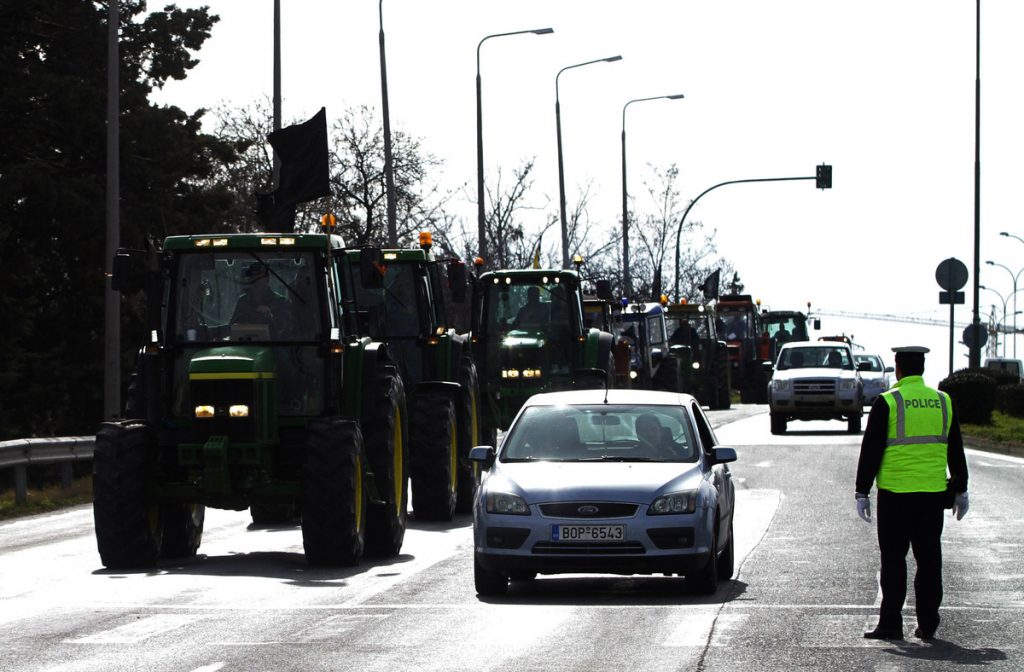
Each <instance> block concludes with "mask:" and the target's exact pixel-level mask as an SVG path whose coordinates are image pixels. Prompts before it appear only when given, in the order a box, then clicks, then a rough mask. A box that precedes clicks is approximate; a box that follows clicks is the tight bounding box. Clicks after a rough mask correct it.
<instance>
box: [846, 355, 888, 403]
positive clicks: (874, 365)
mask: <svg viewBox="0 0 1024 672" xmlns="http://www.w3.org/2000/svg"><path fill="white" fill-rule="evenodd" d="M853 361H854V362H856V363H857V364H858V365H859V364H865V363H866V364H867V365H868V367H869V368H861V367H860V366H858V369H859V370H860V379H861V381H863V383H864V405H865V406H871V405H872V404H874V403H875V399H878V395H880V394H881V393H882V392H885V391H886V390H888V389H889V388H890V387H892V379H891V378H889V374H890V373H892V372H893V371H895V369H894V368H893V367H891V366H886V365H885V363H884V362H883V361H882V358H881V357H879V356H878V355H869V354H864V353H860V352H858V353H857V354H855V355H854V356H853Z"/></svg>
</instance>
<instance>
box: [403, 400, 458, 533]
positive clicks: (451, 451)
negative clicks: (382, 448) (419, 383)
mask: <svg viewBox="0 0 1024 672" xmlns="http://www.w3.org/2000/svg"><path fill="white" fill-rule="evenodd" d="M411 435H412V436H411V437H410V445H411V451H410V452H411V453H412V510H413V513H414V514H415V516H416V518H418V519H419V520H451V519H452V516H453V515H454V514H455V503H456V500H457V498H458V436H457V433H456V426H455V403H454V402H453V401H452V399H451V397H450V396H449V395H448V394H447V393H444V392H442V393H438V392H430V391H423V392H420V393H419V394H417V395H416V400H415V401H414V402H413V406H412V431H411Z"/></svg>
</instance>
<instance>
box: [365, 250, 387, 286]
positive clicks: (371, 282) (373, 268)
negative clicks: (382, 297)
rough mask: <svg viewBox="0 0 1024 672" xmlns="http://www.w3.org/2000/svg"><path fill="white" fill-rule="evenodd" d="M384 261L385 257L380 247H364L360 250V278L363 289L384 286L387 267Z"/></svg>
mask: <svg viewBox="0 0 1024 672" xmlns="http://www.w3.org/2000/svg"><path fill="white" fill-rule="evenodd" d="M383 261H384V257H383V255H382V254H381V252H380V248H379V247H364V248H362V249H360V250H359V280H360V282H361V283H362V285H363V289H381V288H383V287H384V272H385V271H386V270H387V269H386V268H385V266H384V264H383V263H382V262H383Z"/></svg>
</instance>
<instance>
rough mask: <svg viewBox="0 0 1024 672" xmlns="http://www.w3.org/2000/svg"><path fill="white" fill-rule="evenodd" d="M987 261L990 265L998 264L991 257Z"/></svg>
mask: <svg viewBox="0 0 1024 672" xmlns="http://www.w3.org/2000/svg"><path fill="white" fill-rule="evenodd" d="M985 263H986V264H988V265H989V266H995V265H996V262H994V261H992V260H991V259H989V260H988V261H986V262H985Z"/></svg>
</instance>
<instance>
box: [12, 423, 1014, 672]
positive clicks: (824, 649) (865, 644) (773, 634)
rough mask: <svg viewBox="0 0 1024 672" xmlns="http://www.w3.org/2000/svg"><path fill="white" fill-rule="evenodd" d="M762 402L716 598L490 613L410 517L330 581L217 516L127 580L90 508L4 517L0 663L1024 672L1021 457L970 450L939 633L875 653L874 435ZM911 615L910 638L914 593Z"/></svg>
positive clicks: (260, 532)
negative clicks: (860, 468) (868, 486)
mask: <svg viewBox="0 0 1024 672" xmlns="http://www.w3.org/2000/svg"><path fill="white" fill-rule="evenodd" d="M764 409H765V407H763V406H761V407H749V406H747V407H743V406H741V407H738V408H735V409H733V410H731V411H725V412H718V413H712V414H711V415H712V419H713V421H714V422H715V424H716V426H717V425H721V426H720V427H719V428H718V430H717V433H718V438H719V440H720V442H721V443H722V444H723V445H731V446H735V447H736V448H737V450H738V451H739V455H740V459H739V461H738V462H737V463H736V464H735V465H733V467H734V473H735V476H736V482H737V491H738V492H737V514H736V515H737V519H736V528H735V530H736V535H737V548H736V551H737V557H736V561H737V564H736V566H737V573H736V576H735V578H734V580H733V581H731V582H728V583H725V584H723V585H722V587H721V588H720V590H719V592H718V594H716V595H715V596H714V597H713V598H707V597H695V596H693V595H689V594H687V593H686V592H685V591H684V590H682V587H681V580H679V579H673V578H665V577H625V578H624V577H605V576H571V577H569V576H558V577H540V578H538V579H536V580H535V581H533V582H516V583H513V584H512V587H511V590H510V593H509V595H508V596H506V597H503V598H501V599H488V600H481V599H480V598H478V597H477V596H476V594H475V592H474V590H473V572H472V535H471V532H472V530H471V522H470V519H469V517H468V516H463V517H460V518H459V519H458V520H456V521H455V522H453V523H450V524H446V525H439V524H429V525H428V524H423V523H417V522H415V521H411V524H410V529H409V532H408V533H407V536H406V541H405V546H404V547H403V549H402V554H401V555H400V556H399V557H398V558H394V559H390V560H387V561H383V562H382V561H367V562H364V563H363V564H362V565H360V566H359V567H357V568H352V569H339V570H326V569H315V568H310V567H308V566H307V565H306V564H305V561H304V559H303V556H302V540H301V534H300V532H299V529H298V528H297V527H253V526H251V525H249V517H248V514H247V513H246V512H242V513H236V512H224V511H215V510H208V512H207V520H206V532H205V534H204V539H203V545H202V547H201V549H200V556H198V557H197V558H194V559H190V560H188V561H185V562H174V563H161V564H160V565H159V567H158V568H157V569H155V570H152V571H140V572H111V571H107V570H105V569H103V568H102V566H101V565H100V564H99V557H98V555H97V553H96V547H95V541H94V538H93V530H92V511H91V509H90V507H88V506H86V507H78V508H75V509H71V510H68V511H64V512H61V513H56V514H49V515H43V516H36V517H32V518H25V519H20V520H16V521H11V522H6V523H0V670H48V671H57V670H59V671H79V670H104V671H114V670H133V671H134V670H167V671H175V672H178V671H183V672H198V671H202V672H214V671H216V670H225V671H227V670H387V671H388V672H395V671H398V670H474V671H477V670H516V671H517V672H518V671H526V670H559V671H561V670H704V671H713V670H722V671H725V670H729V671H730V672H748V671H749V672H753V671H755V670H756V671H762V670H885V671H902V670H920V671H922V672H923V671H929V672H930V671H933V670H947V669H949V670H952V669H954V668H960V667H961V666H964V665H974V666H984V667H985V668H986V669H989V670H1013V671H1019V670H1022V669H1024V653H1022V651H1021V644H1020V642H1022V641H1024V553H1022V552H1021V547H1022V541H1021V540H1022V538H1024V521H1022V519H1021V516H1020V514H1019V507H1020V504H1021V502H1024V460H1021V459H1019V458H1012V457H1003V456H999V455H993V454H987V453H980V452H976V451H970V452H969V454H968V462H969V465H970V467H971V498H972V500H971V509H970V511H969V513H968V514H967V516H966V517H965V518H964V520H963V521H960V522H957V521H956V520H953V519H952V518H951V517H947V523H946V530H945V534H944V550H945V601H944V605H943V611H942V617H943V622H942V625H941V627H940V630H939V632H938V639H937V640H936V641H935V642H934V643H930V644H926V643H922V642H920V641H919V640H915V639H912V638H911V639H908V640H906V641H905V642H902V643H884V642H875V641H869V640H865V639H863V638H862V637H861V633H862V632H863V631H864V630H865V629H869V628H870V627H872V626H873V625H874V623H875V617H876V613H877V604H878V587H877V573H878V558H877V546H876V543H875V536H874V529H873V527H872V526H870V525H867V524H865V523H863V522H862V521H861V520H860V519H859V518H857V515H856V513H855V506H854V500H853V478H854V470H855V464H856V458H857V451H858V447H859V441H860V437H859V436H854V435H848V434H846V433H845V431H844V430H845V424H843V423H838V422H816V423H799V422H794V423H791V425H790V427H791V428H792V429H793V431H791V432H790V433H788V434H786V435H784V436H777V437H775V436H772V435H771V434H770V433H769V431H768V417H767V415H766V414H765V413H764ZM911 569H913V562H912V561H911ZM912 594H913V593H912V591H911V596H912ZM904 613H905V626H906V630H907V633H908V635H909V633H910V632H912V631H913V627H914V612H913V601H912V597H911V600H910V603H909V604H908V607H907V608H906V610H905V612H904Z"/></svg>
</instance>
